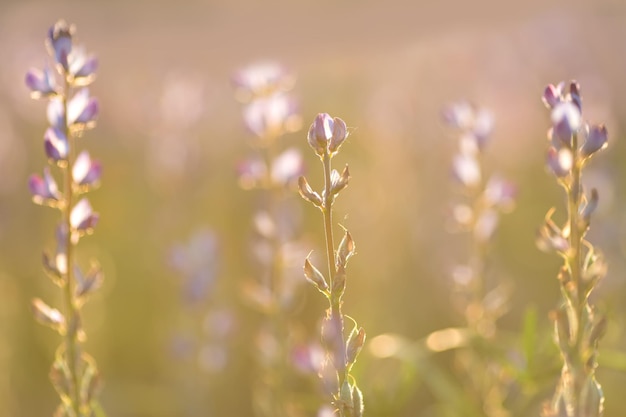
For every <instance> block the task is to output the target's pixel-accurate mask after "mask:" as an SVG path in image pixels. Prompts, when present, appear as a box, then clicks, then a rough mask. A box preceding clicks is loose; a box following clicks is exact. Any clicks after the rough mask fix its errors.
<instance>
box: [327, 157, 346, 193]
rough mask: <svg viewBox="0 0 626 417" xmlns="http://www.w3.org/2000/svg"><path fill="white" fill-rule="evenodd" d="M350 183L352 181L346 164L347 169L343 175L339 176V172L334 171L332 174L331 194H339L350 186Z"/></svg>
mask: <svg viewBox="0 0 626 417" xmlns="http://www.w3.org/2000/svg"><path fill="white" fill-rule="evenodd" d="M348 181H350V171H349V170H348V164H346V167H345V168H344V169H343V171H342V172H341V175H339V172H337V171H336V170H334V169H333V170H332V172H331V173H330V194H331V195H337V194H339V191H341V190H343V189H344V188H346V187H347V186H348Z"/></svg>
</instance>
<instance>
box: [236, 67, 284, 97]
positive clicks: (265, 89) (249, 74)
mask: <svg viewBox="0 0 626 417" xmlns="http://www.w3.org/2000/svg"><path fill="white" fill-rule="evenodd" d="M232 81H233V84H234V85H235V88H236V89H237V90H238V91H237V93H238V95H239V96H240V97H241V98H242V99H243V100H244V101H248V100H250V99H252V98H253V97H258V96H264V95H268V94H272V93H274V92H280V91H288V90H290V89H291V87H292V85H293V82H294V77H293V76H292V75H291V74H290V73H289V72H288V71H287V69H286V68H285V67H284V66H283V65H281V64H279V63H277V62H271V61H267V62H259V63H256V64H252V65H250V66H248V67H246V68H243V69H241V70H239V71H237V72H236V73H235V75H234V76H233V78H232Z"/></svg>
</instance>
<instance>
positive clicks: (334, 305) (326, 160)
mask: <svg viewBox="0 0 626 417" xmlns="http://www.w3.org/2000/svg"><path fill="white" fill-rule="evenodd" d="M330 161H331V157H330V154H329V153H328V151H325V152H324V155H323V157H322V163H323V165H324V206H323V209H322V212H323V214H324V231H325V236H326V254H327V257H328V280H329V284H330V291H331V294H330V297H329V303H330V309H329V310H330V320H331V321H332V322H333V325H335V324H337V323H338V327H339V332H340V334H339V341H340V346H339V352H331V354H332V355H335V356H336V355H337V354H338V353H339V354H340V357H335V358H334V359H335V366H340V369H337V376H338V379H339V391H338V392H337V398H339V397H340V393H341V387H342V386H343V384H344V382H345V381H346V379H347V378H348V369H347V367H346V364H345V361H346V358H345V352H346V341H345V339H344V337H343V313H342V311H341V297H340V296H338V295H336V294H334V292H335V291H336V288H335V285H334V280H335V273H336V271H337V267H336V262H335V249H334V248H335V243H334V241H333V221H332V206H333V202H334V196H333V195H332V193H331V181H330V175H331V162H330ZM338 361H343V363H341V364H339V363H338ZM337 408H338V412H339V417H346V416H349V415H350V412H349V410H346V408H345V407H344V406H343V404H339V407H337ZM346 413H347V414H346Z"/></svg>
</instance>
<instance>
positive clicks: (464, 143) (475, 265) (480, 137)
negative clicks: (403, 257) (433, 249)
mask: <svg viewBox="0 0 626 417" xmlns="http://www.w3.org/2000/svg"><path fill="white" fill-rule="evenodd" d="M443 115H444V121H445V122H446V124H447V125H448V126H450V127H452V128H454V129H455V130H459V131H460V135H459V151H458V153H457V154H456V155H455V157H454V159H453V164H452V173H453V177H454V179H455V182H456V183H458V185H459V187H460V188H461V190H460V193H459V195H460V201H458V202H456V203H455V204H454V206H453V207H452V213H451V214H452V216H451V217H452V226H453V229H454V230H455V231H459V232H465V233H467V234H468V239H469V247H470V250H469V252H470V253H469V257H468V258H469V259H468V261H467V262H466V263H464V264H462V265H458V266H457V267H456V268H455V269H454V272H453V278H454V283H455V285H456V287H457V289H458V290H459V292H460V294H461V295H462V298H463V299H464V300H463V302H462V303H461V304H462V305H461V309H462V311H463V313H464V315H465V316H466V319H467V321H468V324H470V325H472V326H475V330H477V331H478V332H479V333H480V334H482V335H483V336H488V335H490V334H492V333H493V331H494V328H493V326H494V322H495V320H496V319H497V318H498V317H499V314H500V312H497V311H485V308H484V307H485V300H484V298H485V296H486V295H487V292H488V291H487V288H486V282H485V281H486V279H487V277H486V276H485V274H486V270H485V264H486V260H487V259H486V258H487V255H488V245H489V243H490V241H491V240H492V238H493V235H494V232H495V231H496V229H497V226H498V223H499V219H500V215H501V213H505V212H509V211H511V210H512V209H513V207H514V205H515V198H516V195H517V187H516V186H515V185H514V184H512V183H511V182H510V181H508V180H505V179H504V178H502V177H501V176H500V175H498V174H493V175H491V176H490V177H489V178H487V179H485V178H484V177H485V176H484V174H483V166H482V165H483V164H482V156H483V151H484V149H485V147H486V145H487V143H488V140H489V136H490V134H491V131H492V127H493V116H492V115H491V113H490V112H489V111H487V110H485V109H479V108H476V107H474V106H472V105H471V104H469V103H467V102H458V103H455V104H452V105H450V106H448V107H447V108H446V109H445V110H444V112H443ZM490 298H491V297H490ZM477 320H479V321H480V322H477Z"/></svg>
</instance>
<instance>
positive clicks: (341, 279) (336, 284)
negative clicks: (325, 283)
mask: <svg viewBox="0 0 626 417" xmlns="http://www.w3.org/2000/svg"><path fill="white" fill-rule="evenodd" d="M332 284H333V288H332V291H331V295H332V297H333V300H334V301H338V300H340V299H341V297H343V293H344V291H345V290H346V270H345V268H344V267H343V266H341V265H340V266H339V267H338V268H337V272H336V273H335V276H334V277H333V282H332Z"/></svg>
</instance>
